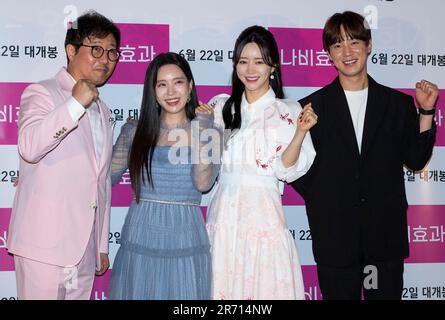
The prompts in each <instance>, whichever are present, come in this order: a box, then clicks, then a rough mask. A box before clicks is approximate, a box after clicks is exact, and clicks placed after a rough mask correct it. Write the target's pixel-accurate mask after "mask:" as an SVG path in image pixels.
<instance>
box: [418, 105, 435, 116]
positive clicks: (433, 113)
mask: <svg viewBox="0 0 445 320" xmlns="http://www.w3.org/2000/svg"><path fill="white" fill-rule="evenodd" d="M419 113H420V114H423V115H425V116H431V115H435V114H436V108H433V109H431V110H425V109H423V108H422V107H419Z"/></svg>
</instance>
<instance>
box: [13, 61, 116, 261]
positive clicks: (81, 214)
mask: <svg viewBox="0 0 445 320" xmlns="http://www.w3.org/2000/svg"><path fill="white" fill-rule="evenodd" d="M73 86H74V81H73V79H72V78H71V77H70V75H69V74H68V73H67V71H66V70H65V69H64V68H63V69H62V70H60V71H59V72H58V73H57V75H56V76H55V77H54V78H52V79H49V80H45V81H42V82H39V83H36V84H32V85H30V86H28V87H27V88H26V89H25V91H24V92H23V94H22V97H21V104H20V113H19V137H18V149H19V154H20V182H19V185H18V187H17V190H16V194H15V198H14V204H13V209H12V216H11V222H10V225H9V239H8V250H9V252H11V253H13V254H15V255H19V256H23V257H26V258H29V259H33V260H37V261H41V262H44V263H48V264H54V265H59V266H69V265H75V264H77V263H79V261H80V260H81V258H82V256H83V253H84V252H85V249H86V245H87V242H88V240H89V237H90V234H91V231H92V227H93V222H94V218H95V216H96V228H95V241H96V244H97V249H98V250H97V259H98V260H97V264H96V265H97V267H98V268H99V261H100V260H99V252H103V253H108V233H109V218H110V204H111V179H110V161H111V151H112V132H111V126H110V122H109V117H110V111H109V109H108V108H107V107H106V106H105V105H104V104H103V103H101V102H98V105H99V109H100V114H101V120H102V129H103V132H104V143H103V150H102V154H101V159H100V161H99V163H98V162H97V161H96V157H95V152H94V144H93V138H92V134H91V128H90V124H89V120H88V115H87V114H86V113H85V114H84V115H83V116H82V118H80V120H79V122H78V123H77V125H76V124H75V123H74V122H73V120H72V118H71V117H70V114H69V112H68V107H67V104H66V102H67V99H68V98H69V97H71V90H72V88H73ZM96 210H97V214H96V215H95V211H96Z"/></svg>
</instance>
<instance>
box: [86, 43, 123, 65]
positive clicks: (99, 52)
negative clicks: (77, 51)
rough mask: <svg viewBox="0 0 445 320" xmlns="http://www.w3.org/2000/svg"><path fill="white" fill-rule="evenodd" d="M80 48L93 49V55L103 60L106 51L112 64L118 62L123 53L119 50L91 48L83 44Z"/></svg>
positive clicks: (99, 47)
mask: <svg viewBox="0 0 445 320" xmlns="http://www.w3.org/2000/svg"><path fill="white" fill-rule="evenodd" d="M79 46H81V47H89V48H91V55H92V56H93V57H94V58H97V59H99V58H101V57H102V56H103V55H104V52H105V51H106V52H107V58H108V60H110V61H112V62H116V61H117V60H119V56H120V55H121V52H120V51H119V50H117V49H108V50H105V49H104V48H102V47H101V46H89V45H87V44H83V43H81V44H79Z"/></svg>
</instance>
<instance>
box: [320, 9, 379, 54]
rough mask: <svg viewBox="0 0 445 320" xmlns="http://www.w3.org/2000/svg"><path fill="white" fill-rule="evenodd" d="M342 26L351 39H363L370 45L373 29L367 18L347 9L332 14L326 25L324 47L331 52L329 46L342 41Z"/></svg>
mask: <svg viewBox="0 0 445 320" xmlns="http://www.w3.org/2000/svg"><path fill="white" fill-rule="evenodd" d="M341 27H343V29H344V30H345V33H346V35H347V36H348V37H350V38H351V39H359V40H363V41H364V42H365V43H366V45H368V43H369V41H370V40H371V29H370V28H369V25H368V22H367V21H366V19H365V18H364V17H363V16H362V15H360V14H358V13H355V12H352V11H345V12H343V13H336V14H334V15H332V16H331V17H330V18H329V19H328V20H327V21H326V24H325V25H324V29H323V49H324V50H325V51H326V52H329V48H330V47H331V46H332V45H333V44H334V43H337V42H341V41H342V40H345V39H342V35H341Z"/></svg>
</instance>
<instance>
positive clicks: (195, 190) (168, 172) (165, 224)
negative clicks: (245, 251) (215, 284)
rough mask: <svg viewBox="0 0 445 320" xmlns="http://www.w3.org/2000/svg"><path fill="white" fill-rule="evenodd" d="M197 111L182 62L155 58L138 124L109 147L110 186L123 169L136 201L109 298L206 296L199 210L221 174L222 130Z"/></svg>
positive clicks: (169, 56) (206, 261)
mask: <svg viewBox="0 0 445 320" xmlns="http://www.w3.org/2000/svg"><path fill="white" fill-rule="evenodd" d="M197 106H198V101H197V95H196V89H195V84H194V80H193V75H192V72H191V70H190V66H189V64H188V63H187V61H186V60H185V59H184V58H182V57H181V56H180V55H178V54H176V53H162V54H159V55H158V56H157V57H156V58H155V59H154V60H153V61H152V62H151V64H150V66H149V67H148V69H147V73H146V76H145V83H144V92H143V98H142V105H141V110H140V117H139V121H138V122H137V123H136V122H131V121H130V122H127V123H126V124H125V125H124V126H123V127H122V130H121V133H120V135H119V137H118V139H117V141H116V144H115V146H114V148H113V159H112V181H113V184H115V183H117V182H118V181H119V180H120V177H121V175H122V174H123V173H124V172H125V171H126V170H127V168H128V169H129V170H130V177H131V181H132V182H131V184H132V189H133V194H134V200H133V202H132V204H131V207H130V209H129V211H128V214H127V216H126V219H125V223H124V225H123V228H122V234H121V246H120V248H119V250H118V252H117V255H116V258H115V261H114V265H113V268H112V275H111V281H110V290H109V299H132V300H135V299H150V300H152V299H161V300H173V299H181V300H182V299H186V300H189V299H209V298H210V288H211V258H210V246H209V240H208V236H207V232H206V229H205V223H204V219H203V216H202V213H201V210H200V207H199V205H200V201H201V193H202V192H205V191H207V190H209V189H210V188H211V186H212V185H213V183H214V181H215V178H216V176H217V173H218V170H219V166H218V163H219V152H218V150H219V147H220V140H221V131H220V130H219V129H217V130H206V129H211V128H213V126H214V124H213V116H212V115H208V114H200V113H198V114H197V115H195V108H196V107H197ZM202 136H205V137H206V138H205V145H204V143H203V142H200V139H199V138H201V137H202ZM209 137H210V138H209ZM209 146H210V147H209ZM212 146H213V147H215V148H213V149H212ZM209 150H210V152H209ZM203 151H204V152H203ZM204 154H205V155H204ZM205 156H207V158H206V159H204V157H205ZM209 156H210V157H211V158H209Z"/></svg>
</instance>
